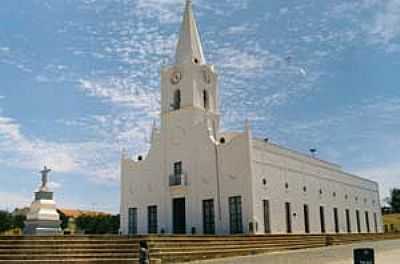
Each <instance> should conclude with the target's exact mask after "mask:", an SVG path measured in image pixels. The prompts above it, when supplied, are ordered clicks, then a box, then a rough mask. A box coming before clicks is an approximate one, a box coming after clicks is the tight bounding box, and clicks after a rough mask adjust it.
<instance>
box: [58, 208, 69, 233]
mask: <svg viewBox="0 0 400 264" xmlns="http://www.w3.org/2000/svg"><path fill="white" fill-rule="evenodd" d="M57 213H58V214H59V215H60V220H61V229H63V230H64V229H66V228H67V227H68V222H69V217H68V216H66V215H65V214H64V213H63V212H62V211H60V210H57Z"/></svg>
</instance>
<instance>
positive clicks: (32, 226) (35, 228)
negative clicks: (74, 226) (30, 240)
mask: <svg viewBox="0 0 400 264" xmlns="http://www.w3.org/2000/svg"><path fill="white" fill-rule="evenodd" d="M60 225H61V221H60V220H27V221H25V228H24V234H25V235H61V234H62V229H61V227H60Z"/></svg>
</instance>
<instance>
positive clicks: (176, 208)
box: [172, 198, 186, 234]
mask: <svg viewBox="0 0 400 264" xmlns="http://www.w3.org/2000/svg"><path fill="white" fill-rule="evenodd" d="M172 217H173V219H172V224H173V231H174V234H185V233H186V207H185V198H176V199H173V200H172Z"/></svg>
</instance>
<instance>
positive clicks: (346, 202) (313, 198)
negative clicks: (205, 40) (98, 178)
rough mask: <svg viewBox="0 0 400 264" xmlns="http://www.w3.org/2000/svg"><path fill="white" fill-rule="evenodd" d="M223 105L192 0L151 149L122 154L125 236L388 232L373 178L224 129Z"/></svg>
mask: <svg viewBox="0 0 400 264" xmlns="http://www.w3.org/2000/svg"><path fill="white" fill-rule="evenodd" d="M218 104H219V98H218V74H217V71H216V69H215V67H214V65H210V64H207V62H206V60H205V56H204V53H203V48H202V43H201V39H200V35H199V31H198V28H197V25H196V21H195V17H194V14H193V7H192V3H191V1H189V0H188V1H187V3H186V7H185V11H184V17H183V22H182V27H181V31H180V34H179V40H178V44H177V49H176V61H175V64H174V65H171V66H166V67H164V68H163V69H162V70H161V113H160V119H161V120H160V126H159V127H157V126H156V125H154V126H153V130H152V134H151V147H150V149H149V151H148V153H147V155H146V156H137V157H136V158H135V159H131V158H129V157H127V155H123V156H122V159H121V208H120V214H121V233H122V234H130V235H133V234H241V233H247V234H269V233H271V234H290V233H294V234H307V233H311V234H320V233H370V232H371V233H373V232H376V233H378V232H383V230H382V216H381V211H380V208H381V207H380V198H379V189H378V184H377V183H376V182H373V181H370V180H367V179H364V178H361V177H359V176H356V175H352V174H349V173H347V172H345V171H343V170H342V168H341V167H340V166H338V165H336V164H333V163H330V162H326V161H323V160H319V159H317V158H315V157H313V156H310V155H306V154H302V153H299V152H297V151H293V150H290V149H287V148H285V147H282V146H279V145H276V144H273V143H271V142H269V141H268V140H264V139H259V138H255V137H253V135H252V130H251V125H250V124H249V123H248V122H246V123H245V124H244V125H243V127H244V129H243V131H239V132H225V131H221V130H220V114H219V105H218Z"/></svg>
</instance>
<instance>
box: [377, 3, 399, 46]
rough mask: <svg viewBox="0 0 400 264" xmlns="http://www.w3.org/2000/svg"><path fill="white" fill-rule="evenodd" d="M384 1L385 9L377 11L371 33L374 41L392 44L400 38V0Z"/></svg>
mask: <svg viewBox="0 0 400 264" xmlns="http://www.w3.org/2000/svg"><path fill="white" fill-rule="evenodd" d="M383 2H384V7H383V10H381V11H379V12H378V13H377V15H376V17H375V19H374V23H373V26H372V28H371V29H370V34H372V38H373V39H372V42H376V43H382V44H390V43H392V42H393V41H395V40H396V39H397V40H400V39H399V37H400V0H388V1H383Z"/></svg>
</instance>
